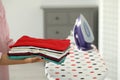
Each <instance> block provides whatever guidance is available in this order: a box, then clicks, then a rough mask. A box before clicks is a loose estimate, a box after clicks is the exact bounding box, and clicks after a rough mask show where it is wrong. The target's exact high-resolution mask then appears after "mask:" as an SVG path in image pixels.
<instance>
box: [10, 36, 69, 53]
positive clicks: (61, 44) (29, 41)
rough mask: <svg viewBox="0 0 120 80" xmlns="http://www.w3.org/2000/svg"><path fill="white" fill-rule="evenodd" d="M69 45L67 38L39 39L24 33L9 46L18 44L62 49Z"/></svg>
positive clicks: (17, 45)
mask: <svg viewBox="0 0 120 80" xmlns="http://www.w3.org/2000/svg"><path fill="white" fill-rule="evenodd" d="M69 45H70V40H69V39H41V38H34V37H30V36H26V35H24V36H22V37H21V38H19V39H18V40H17V41H16V42H15V44H13V45H12V46H10V48H12V47H19V46H35V47H40V48H48V49H53V50H58V51H64V50H66V49H68V47H69Z"/></svg>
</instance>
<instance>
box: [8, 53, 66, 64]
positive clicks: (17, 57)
mask: <svg viewBox="0 0 120 80" xmlns="http://www.w3.org/2000/svg"><path fill="white" fill-rule="evenodd" d="M35 56H36V55H32V56H9V58H10V59H14V60H22V59H26V58H32V57H35ZM37 57H38V56H37ZM39 57H40V58H42V59H44V60H45V61H48V62H53V63H56V64H61V63H63V62H64V61H65V58H66V57H64V58H63V59H61V60H60V61H59V62H57V61H53V60H50V59H47V58H44V57H41V56H39Z"/></svg>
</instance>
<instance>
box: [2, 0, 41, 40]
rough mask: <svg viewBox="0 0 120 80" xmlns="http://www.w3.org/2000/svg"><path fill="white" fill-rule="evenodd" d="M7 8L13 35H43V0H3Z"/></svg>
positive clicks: (16, 37)
mask: <svg viewBox="0 0 120 80" xmlns="http://www.w3.org/2000/svg"><path fill="white" fill-rule="evenodd" d="M2 1H3V4H4V6H5V9H6V16H7V21H8V25H9V27H10V33H11V37H12V38H13V39H14V40H16V39H18V38H19V37H20V36H22V35H30V36H35V37H43V20H42V17H43V13H42V9H40V5H41V0H2Z"/></svg>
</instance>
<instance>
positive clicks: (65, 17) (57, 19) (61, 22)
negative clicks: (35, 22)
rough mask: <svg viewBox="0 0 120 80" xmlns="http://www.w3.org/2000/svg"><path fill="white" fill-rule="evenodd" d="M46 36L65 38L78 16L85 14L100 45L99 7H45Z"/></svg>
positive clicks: (96, 43)
mask: <svg viewBox="0 0 120 80" xmlns="http://www.w3.org/2000/svg"><path fill="white" fill-rule="evenodd" d="M43 11H44V37H45V38H54V39H64V38H66V37H67V36H68V35H69V34H70V31H71V30H72V29H73V26H74V23H75V20H76V18H77V17H78V16H79V15H80V14H83V15H84V16H85V17H86V19H87V20H88V23H89V24H90V26H91V28H92V31H93V33H94V36H95V41H94V44H95V45H96V46H98V8H97V7H92V8H44V9H43Z"/></svg>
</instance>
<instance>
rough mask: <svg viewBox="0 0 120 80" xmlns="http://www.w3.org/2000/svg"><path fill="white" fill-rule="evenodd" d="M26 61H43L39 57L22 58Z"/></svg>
mask: <svg viewBox="0 0 120 80" xmlns="http://www.w3.org/2000/svg"><path fill="white" fill-rule="evenodd" d="M24 61H25V62H26V63H34V62H43V61H44V60H43V59H41V58H39V57H32V58H26V59H24Z"/></svg>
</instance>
